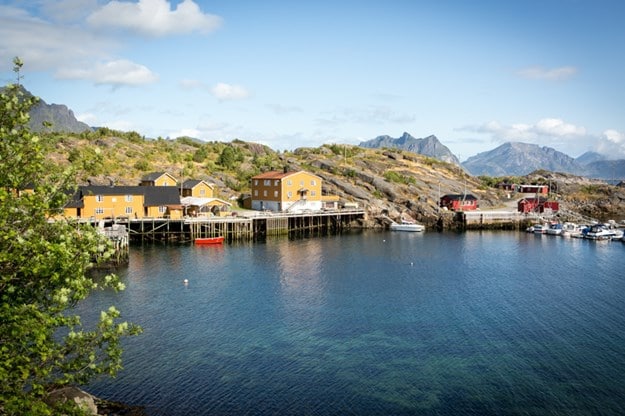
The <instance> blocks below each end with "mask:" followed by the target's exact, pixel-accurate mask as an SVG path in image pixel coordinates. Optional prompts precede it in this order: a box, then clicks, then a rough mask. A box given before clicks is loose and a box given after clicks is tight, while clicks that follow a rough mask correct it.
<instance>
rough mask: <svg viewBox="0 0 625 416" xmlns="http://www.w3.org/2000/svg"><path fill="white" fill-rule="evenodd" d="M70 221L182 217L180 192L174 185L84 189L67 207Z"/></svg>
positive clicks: (66, 214) (92, 187) (89, 187)
mask: <svg viewBox="0 0 625 416" xmlns="http://www.w3.org/2000/svg"><path fill="white" fill-rule="evenodd" d="M64 214H65V216H66V217H69V218H83V219H90V220H100V219H107V218H111V219H113V218H119V217H126V218H145V217H151V218H173V219H177V218H181V217H182V206H181V204H180V196H179V194H178V189H177V188H175V187H173V186H81V187H79V188H78V191H77V192H76V193H75V194H74V195H73V197H72V199H71V201H70V202H69V203H68V204H67V205H66V206H65V208H64Z"/></svg>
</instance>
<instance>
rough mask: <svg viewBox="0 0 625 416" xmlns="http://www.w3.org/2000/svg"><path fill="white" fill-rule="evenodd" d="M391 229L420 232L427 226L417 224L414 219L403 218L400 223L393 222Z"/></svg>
mask: <svg viewBox="0 0 625 416" xmlns="http://www.w3.org/2000/svg"><path fill="white" fill-rule="evenodd" d="M389 228H390V229H391V231H408V232H419V231H424V230H425V226H424V225H422V224H417V223H416V222H413V221H407V220H403V219H402V221H401V222H400V223H397V222H394V221H393V222H392V223H391V225H390V226H389Z"/></svg>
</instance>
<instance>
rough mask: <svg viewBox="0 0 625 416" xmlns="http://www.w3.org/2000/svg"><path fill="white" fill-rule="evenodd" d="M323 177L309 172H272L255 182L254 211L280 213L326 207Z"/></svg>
mask: <svg viewBox="0 0 625 416" xmlns="http://www.w3.org/2000/svg"><path fill="white" fill-rule="evenodd" d="M321 181H322V180H321V178H320V177H319V176H317V175H313V174H312V173H308V172H305V171H299V172H287V171H286V170H285V171H271V172H265V173H261V174H260V175H256V176H254V177H252V179H251V184H250V188H251V199H252V204H251V205H252V209H255V210H260V211H263V210H269V211H277V212H280V211H282V212H285V211H301V210H312V211H318V210H320V209H321V208H322V196H321Z"/></svg>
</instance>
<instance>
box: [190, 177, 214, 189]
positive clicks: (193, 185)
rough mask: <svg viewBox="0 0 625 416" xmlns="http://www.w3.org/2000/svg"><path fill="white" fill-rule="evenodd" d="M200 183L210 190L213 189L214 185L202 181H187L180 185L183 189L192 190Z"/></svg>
mask: <svg viewBox="0 0 625 416" xmlns="http://www.w3.org/2000/svg"><path fill="white" fill-rule="evenodd" d="M202 182H203V183H204V184H205V185H206V186H208V187H209V188H211V189H212V188H214V187H215V185H213V184H211V183H208V182H206V181H203V180H201V179H187V180H186V181H184V182H183V183H182V187H183V189H193V188H195V187H196V186H198V185H199V184H201V183H202Z"/></svg>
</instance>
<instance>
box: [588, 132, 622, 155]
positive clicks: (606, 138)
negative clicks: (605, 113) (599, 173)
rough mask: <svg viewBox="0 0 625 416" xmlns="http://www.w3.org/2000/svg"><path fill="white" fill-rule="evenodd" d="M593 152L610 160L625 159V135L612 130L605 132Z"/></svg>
mask: <svg viewBox="0 0 625 416" xmlns="http://www.w3.org/2000/svg"><path fill="white" fill-rule="evenodd" d="M593 150H595V151H596V152H597V153H601V154H603V155H606V156H608V157H609V158H610V159H622V158H625V133H622V132H619V131H617V130H612V129H609V130H606V131H604V132H603V133H602V134H601V136H600V137H599V140H597V144H596V146H595V148H594V149H593Z"/></svg>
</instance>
